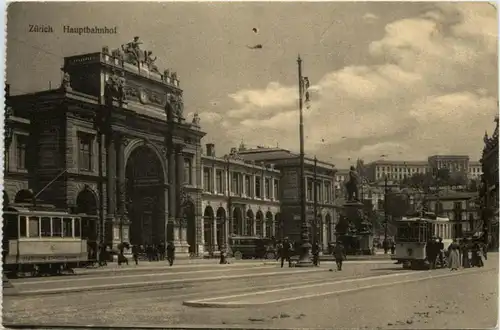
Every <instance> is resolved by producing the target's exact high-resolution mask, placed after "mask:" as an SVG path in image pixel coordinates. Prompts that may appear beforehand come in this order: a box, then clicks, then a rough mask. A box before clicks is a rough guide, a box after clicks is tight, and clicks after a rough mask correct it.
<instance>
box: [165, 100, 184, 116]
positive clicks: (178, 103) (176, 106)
mask: <svg viewBox="0 0 500 330" xmlns="http://www.w3.org/2000/svg"><path fill="white" fill-rule="evenodd" d="M168 102H169V103H170V106H171V107H172V110H173V115H174V117H176V118H177V119H178V120H182V118H183V112H184V104H183V102H182V95H180V94H179V95H175V94H170V97H169V99H168Z"/></svg>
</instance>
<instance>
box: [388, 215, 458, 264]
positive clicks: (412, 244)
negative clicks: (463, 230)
mask: <svg viewBox="0 0 500 330" xmlns="http://www.w3.org/2000/svg"><path fill="white" fill-rule="evenodd" d="M452 235H453V231H452V224H451V223H450V220H449V219H448V218H444V217H438V216H436V215H435V214H434V213H431V212H422V213H420V214H419V215H418V216H409V217H403V218H402V219H401V220H399V221H397V233H396V237H395V244H396V253H395V255H393V256H392V257H391V259H393V260H397V261H398V262H399V263H401V264H402V265H403V268H411V269H422V268H427V267H428V266H429V265H428V262H427V259H428V258H427V257H428V256H427V251H428V249H427V244H428V243H429V241H430V240H431V239H432V238H433V237H441V238H442V240H443V245H444V249H445V251H446V250H447V249H448V247H449V246H450V244H451V243H452V242H453V237H452Z"/></svg>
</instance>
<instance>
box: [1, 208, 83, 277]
mask: <svg viewBox="0 0 500 330" xmlns="http://www.w3.org/2000/svg"><path fill="white" fill-rule="evenodd" d="M81 234H82V228H81V218H80V217H79V216H76V215H71V214H69V213H67V212H61V211H57V210H56V209H55V208H54V207H50V206H47V205H44V206H38V207H35V206H33V205H31V204H13V205H10V206H8V207H7V208H6V209H4V211H3V240H2V246H3V266H4V271H6V272H10V273H15V274H17V273H28V272H29V273H32V274H33V275H34V274H40V273H42V274H43V273H51V274H53V273H59V272H60V271H61V270H67V269H72V268H74V267H77V266H78V264H79V263H82V262H86V261H87V260H88V254H87V241H86V240H85V239H82V237H81Z"/></svg>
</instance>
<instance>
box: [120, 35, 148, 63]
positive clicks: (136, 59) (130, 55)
mask: <svg viewBox="0 0 500 330" xmlns="http://www.w3.org/2000/svg"><path fill="white" fill-rule="evenodd" d="M141 44H142V42H141V41H139V37H134V40H132V41H130V42H128V43H127V44H124V45H122V50H123V52H124V53H125V56H124V60H125V61H126V62H128V63H131V64H134V65H137V64H139V63H140V62H141V61H143V57H144V53H143V51H142V50H141V48H140V46H139V45H141Z"/></svg>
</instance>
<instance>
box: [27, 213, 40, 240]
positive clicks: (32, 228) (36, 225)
mask: <svg viewBox="0 0 500 330" xmlns="http://www.w3.org/2000/svg"><path fill="white" fill-rule="evenodd" d="M29 234H30V237H40V218H39V217H30V221H29Z"/></svg>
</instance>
